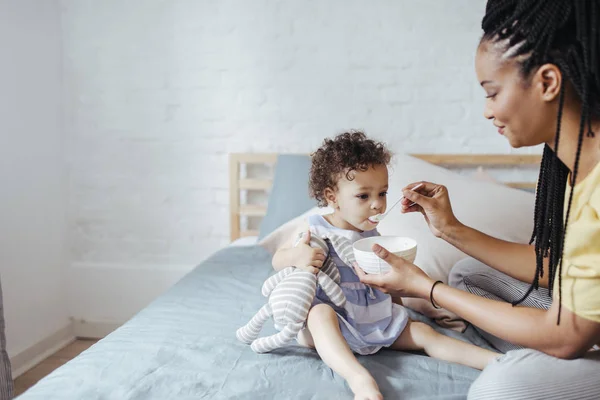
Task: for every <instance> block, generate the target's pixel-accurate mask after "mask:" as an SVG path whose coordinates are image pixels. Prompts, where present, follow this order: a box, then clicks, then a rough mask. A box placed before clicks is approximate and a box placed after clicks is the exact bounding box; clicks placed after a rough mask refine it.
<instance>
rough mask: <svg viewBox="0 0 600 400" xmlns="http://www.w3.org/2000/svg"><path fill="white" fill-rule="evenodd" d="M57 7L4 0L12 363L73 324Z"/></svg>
mask: <svg viewBox="0 0 600 400" xmlns="http://www.w3.org/2000/svg"><path fill="white" fill-rule="evenodd" d="M59 17H60V12H59V5H58V2H57V1H53V0H18V1H17V0H0V182H1V185H0V205H1V207H0V277H1V281H2V289H3V292H4V293H3V295H4V296H3V297H4V316H5V318H6V335H7V345H8V353H9V355H10V356H11V357H12V356H14V355H16V354H18V353H20V352H22V351H23V350H25V349H27V348H29V347H30V346H32V345H34V344H36V343H38V342H39V341H41V340H43V339H45V338H47V337H49V336H51V335H52V334H54V333H56V332H57V331H59V330H61V329H62V328H64V327H65V326H67V325H68V324H69V319H68V308H67V304H66V282H65V276H64V274H65V270H66V268H65V267H66V261H67V260H66V246H65V234H66V227H67V224H66V202H67V201H66V200H67V195H66V179H65V178H66V174H65V172H66V169H65V163H64V160H65V154H64V146H63V145H64V135H63V126H62V106H61V103H62V89H61V64H62V57H61V44H60V43H61V36H60V23H59Z"/></svg>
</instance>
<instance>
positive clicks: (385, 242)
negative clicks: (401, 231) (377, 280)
mask: <svg viewBox="0 0 600 400" xmlns="http://www.w3.org/2000/svg"><path fill="white" fill-rule="evenodd" d="M375 244H378V245H380V246H382V247H384V248H385V249H386V250H388V251H389V252H390V253H393V254H395V255H397V256H398V257H402V258H404V259H405V260H406V261H408V262H414V261H415V258H416V257H417V242H416V241H415V240H414V239H411V238H409V237H403V236H373V237H369V238H364V239H360V240H357V241H356V242H354V244H353V245H352V249H353V250H354V258H356V262H357V263H358V266H359V267H360V268H361V269H362V270H363V271H365V272H366V273H367V274H385V273H386V272H388V271H389V270H390V269H391V268H392V267H391V266H390V264H388V263H387V262H385V261H383V260H382V259H381V258H379V257H377V255H376V254H375V253H373V250H372V248H373V245H375Z"/></svg>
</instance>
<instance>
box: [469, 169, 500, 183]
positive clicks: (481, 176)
mask: <svg viewBox="0 0 600 400" xmlns="http://www.w3.org/2000/svg"><path fill="white" fill-rule="evenodd" d="M471 176H472V177H473V178H475V179H477V180H478V181H487V182H492V183H500V184H502V183H501V182H498V181H497V180H496V178H494V177H493V176H492V175H490V173H489V172H488V171H487V170H485V169H484V168H483V167H479V168H477V170H476V171H475V172H474V173H473V175H471Z"/></svg>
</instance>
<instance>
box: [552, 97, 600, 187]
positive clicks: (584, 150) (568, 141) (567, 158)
mask: <svg viewBox="0 0 600 400" xmlns="http://www.w3.org/2000/svg"><path fill="white" fill-rule="evenodd" d="M580 124H581V113H580V112H576V111H575V112H574V111H573V110H567V108H566V107H565V109H564V112H563V118H562V122H561V129H560V138H559V143H558V158H559V159H560V160H561V161H562V162H563V163H564V164H565V165H566V166H567V168H569V170H570V171H571V172H573V168H574V166H575V158H576V155H577V144H578V142H579V129H580ZM592 130H593V132H594V134H595V135H594V137H588V136H587V133H588V131H589V126H588V124H586V126H585V131H584V133H583V145H582V146H581V154H580V157H579V168H578V171H577V182H581V181H582V180H583V179H584V178H585V177H586V176H588V174H589V173H590V172H591V171H592V170H593V169H594V167H595V166H596V165H597V164H598V162H600V120H595V121H594V122H593V123H592ZM548 145H549V146H550V148H552V149H553V150H555V149H554V142H552V143H548ZM577 182H571V183H572V184H573V185H575V184H577Z"/></svg>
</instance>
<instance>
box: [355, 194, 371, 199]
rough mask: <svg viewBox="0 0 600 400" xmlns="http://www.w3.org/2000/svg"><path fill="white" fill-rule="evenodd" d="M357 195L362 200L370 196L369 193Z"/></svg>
mask: <svg viewBox="0 0 600 400" xmlns="http://www.w3.org/2000/svg"><path fill="white" fill-rule="evenodd" d="M356 197H358V198H359V199H361V200H367V199H368V198H369V195H368V194H359V195H358V196H356Z"/></svg>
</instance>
